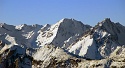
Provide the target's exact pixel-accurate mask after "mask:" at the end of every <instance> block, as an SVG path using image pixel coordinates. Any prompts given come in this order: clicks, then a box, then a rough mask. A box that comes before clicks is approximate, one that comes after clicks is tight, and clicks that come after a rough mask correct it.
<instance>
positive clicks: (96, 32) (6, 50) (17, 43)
mask: <svg viewBox="0 0 125 68" xmlns="http://www.w3.org/2000/svg"><path fill="white" fill-rule="evenodd" d="M0 68H125V26H123V25H121V24H120V23H114V22H112V21H111V20H110V18H105V19H104V20H103V21H101V22H98V23H97V25H95V26H94V27H92V26H90V25H86V24H83V23H82V22H81V21H77V20H75V19H68V18H64V19H61V20H60V21H58V22H57V23H56V24H53V25H50V24H46V25H44V26H42V25H38V24H35V25H27V24H22V25H18V26H14V25H9V24H6V23H0Z"/></svg>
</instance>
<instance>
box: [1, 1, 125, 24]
mask: <svg viewBox="0 0 125 68" xmlns="http://www.w3.org/2000/svg"><path fill="white" fill-rule="evenodd" d="M62 18H74V19H76V20H79V21H82V22H83V23H84V24H89V25H91V26H94V25H96V24H97V23H98V22H100V21H102V20H104V18H110V19H111V20H112V21H113V22H120V23H121V24H122V25H125V0H0V22H2V23H7V24H11V25H19V24H29V25H31V24H41V25H45V24H54V23H56V22H57V21H59V20H60V19H62Z"/></svg>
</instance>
